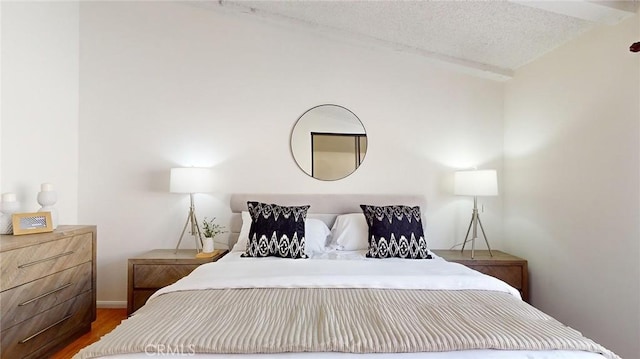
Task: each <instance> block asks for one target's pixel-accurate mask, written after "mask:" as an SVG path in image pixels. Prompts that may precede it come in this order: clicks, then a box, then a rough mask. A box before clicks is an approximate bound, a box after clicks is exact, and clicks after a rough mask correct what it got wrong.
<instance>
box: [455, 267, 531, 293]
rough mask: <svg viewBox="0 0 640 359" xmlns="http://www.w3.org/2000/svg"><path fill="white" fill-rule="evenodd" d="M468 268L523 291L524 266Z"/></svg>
mask: <svg viewBox="0 0 640 359" xmlns="http://www.w3.org/2000/svg"><path fill="white" fill-rule="evenodd" d="M467 267H469V268H472V269H475V270H477V271H478V272H481V273H484V274H487V275H490V276H492V277H496V278H498V279H500V280H502V281H504V282H506V283H507V284H509V285H510V286H512V287H514V288H516V289H523V286H522V278H523V274H522V266H502V265H493V266H484V265H469V264H467Z"/></svg>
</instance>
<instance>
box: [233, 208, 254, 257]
mask: <svg viewBox="0 0 640 359" xmlns="http://www.w3.org/2000/svg"><path fill="white" fill-rule="evenodd" d="M249 229H251V215H249V212H248V211H242V227H240V234H238V241H237V242H236V244H235V245H234V246H233V249H231V251H242V252H244V251H246V250H247V242H249Z"/></svg>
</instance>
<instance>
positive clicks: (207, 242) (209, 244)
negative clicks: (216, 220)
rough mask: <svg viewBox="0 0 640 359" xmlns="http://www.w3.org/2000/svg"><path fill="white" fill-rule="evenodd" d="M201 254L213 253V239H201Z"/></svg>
mask: <svg viewBox="0 0 640 359" xmlns="http://www.w3.org/2000/svg"><path fill="white" fill-rule="evenodd" d="M202 252H203V253H211V252H213V238H211V237H205V238H203V239H202Z"/></svg>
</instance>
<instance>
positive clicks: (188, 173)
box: [169, 167, 213, 193]
mask: <svg viewBox="0 0 640 359" xmlns="http://www.w3.org/2000/svg"><path fill="white" fill-rule="evenodd" d="M211 191H213V178H212V172H211V170H210V169H209V168H201V167H185V168H172V169H171V181H170V184H169V192H172V193H206V192H211Z"/></svg>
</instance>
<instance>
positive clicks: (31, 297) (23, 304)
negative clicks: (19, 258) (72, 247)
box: [0, 262, 93, 330]
mask: <svg viewBox="0 0 640 359" xmlns="http://www.w3.org/2000/svg"><path fill="white" fill-rule="evenodd" d="M91 270H92V268H91V262H87V263H83V264H81V265H79V266H75V267H72V268H69V269H66V270H63V271H62V272H58V273H55V274H52V275H49V276H47V277H43V278H40V279H37V280H34V281H33V282H29V283H27V284H24V285H22V286H19V287H16V288H13V289H9V290H6V291H4V292H2V293H0V303H2V306H0V323H1V324H0V328H2V330H6V329H8V328H10V327H12V326H14V325H16V324H18V323H20V322H22V321H24V320H26V319H28V318H30V317H33V316H35V315H37V314H38V313H41V312H44V311H46V310H47V309H50V308H51V307H54V306H55V305H58V304H60V303H62V302H64V301H66V300H69V299H71V298H73V297H75V296H76V295H78V294H80V293H82V292H86V291H89V290H91V289H93V288H91V285H92V283H91V282H92V281H91V279H92V276H91V274H92V273H91Z"/></svg>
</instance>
